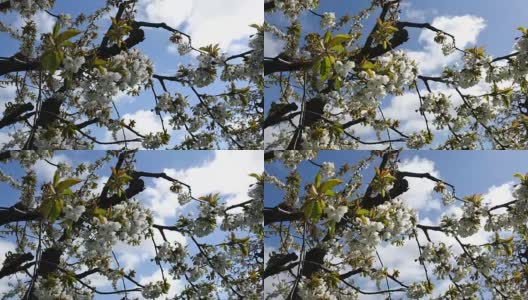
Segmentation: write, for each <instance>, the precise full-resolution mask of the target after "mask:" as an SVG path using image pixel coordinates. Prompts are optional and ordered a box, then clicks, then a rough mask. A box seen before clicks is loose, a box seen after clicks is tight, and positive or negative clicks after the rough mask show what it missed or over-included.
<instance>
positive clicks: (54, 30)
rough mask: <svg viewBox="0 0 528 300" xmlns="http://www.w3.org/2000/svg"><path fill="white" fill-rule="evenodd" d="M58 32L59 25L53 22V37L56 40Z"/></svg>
mask: <svg viewBox="0 0 528 300" xmlns="http://www.w3.org/2000/svg"><path fill="white" fill-rule="evenodd" d="M59 31H60V24H59V22H55V26H53V37H54V38H56V37H57V36H58V35H59Z"/></svg>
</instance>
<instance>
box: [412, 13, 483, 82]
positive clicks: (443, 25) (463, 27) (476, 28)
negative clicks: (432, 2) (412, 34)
mask: <svg viewBox="0 0 528 300" xmlns="http://www.w3.org/2000/svg"><path fill="white" fill-rule="evenodd" d="M431 25H433V26H434V27H436V28H439V29H441V30H443V31H445V32H447V33H450V34H452V35H453V36H455V39H456V45H457V47H459V48H462V49H463V48H466V47H468V46H470V45H474V44H475V43H476V42H477V38H478V36H479V34H480V33H481V32H482V30H484V28H486V22H485V20H484V19H482V18H481V17H477V16H472V15H464V16H454V17H449V16H440V17H436V18H435V19H434V20H433V22H432V24H431ZM435 35H436V33H434V32H432V31H431V30H426V29H424V30H422V32H421V33H420V37H419V39H418V40H419V42H420V43H421V44H422V45H424V49H423V50H422V51H407V53H408V54H409V56H410V57H411V58H413V59H415V60H416V62H417V63H418V65H419V69H420V73H422V74H424V73H432V72H435V71H438V70H439V69H440V68H441V67H443V66H444V65H447V64H451V63H453V62H455V61H457V60H459V59H460V58H461V54H460V53H458V52H457V53H455V54H452V55H449V56H444V55H443V53H442V47H441V46H440V45H438V44H436V43H435V42H434V37H435Z"/></svg>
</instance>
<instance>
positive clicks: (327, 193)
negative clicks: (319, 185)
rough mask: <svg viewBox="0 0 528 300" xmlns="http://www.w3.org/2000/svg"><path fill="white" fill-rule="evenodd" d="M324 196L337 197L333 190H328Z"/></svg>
mask: <svg viewBox="0 0 528 300" xmlns="http://www.w3.org/2000/svg"><path fill="white" fill-rule="evenodd" d="M324 194H325V195H326V196H330V197H333V196H335V194H336V193H335V192H334V191H332V190H328V191H326V192H324Z"/></svg>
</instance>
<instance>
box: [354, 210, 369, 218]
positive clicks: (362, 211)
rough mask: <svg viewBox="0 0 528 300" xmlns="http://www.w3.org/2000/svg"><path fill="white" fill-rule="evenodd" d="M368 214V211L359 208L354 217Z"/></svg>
mask: <svg viewBox="0 0 528 300" xmlns="http://www.w3.org/2000/svg"><path fill="white" fill-rule="evenodd" d="M369 213H370V210H368V209H364V208H360V209H358V210H356V216H366V215H368V214H369Z"/></svg>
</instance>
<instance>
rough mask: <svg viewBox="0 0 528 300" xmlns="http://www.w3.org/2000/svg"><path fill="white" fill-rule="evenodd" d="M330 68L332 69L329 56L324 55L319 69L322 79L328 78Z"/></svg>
mask: <svg viewBox="0 0 528 300" xmlns="http://www.w3.org/2000/svg"><path fill="white" fill-rule="evenodd" d="M331 70H332V63H331V61H330V57H328V56H325V57H324V58H323V60H322V62H321V69H320V70H319V74H320V75H321V79H322V80H323V81H324V80H326V79H328V76H330V71H331Z"/></svg>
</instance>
